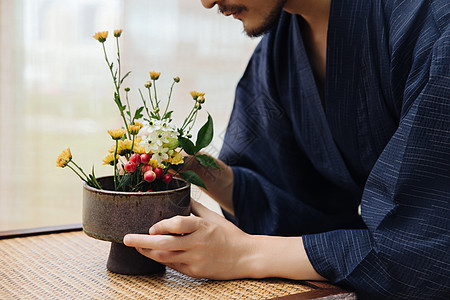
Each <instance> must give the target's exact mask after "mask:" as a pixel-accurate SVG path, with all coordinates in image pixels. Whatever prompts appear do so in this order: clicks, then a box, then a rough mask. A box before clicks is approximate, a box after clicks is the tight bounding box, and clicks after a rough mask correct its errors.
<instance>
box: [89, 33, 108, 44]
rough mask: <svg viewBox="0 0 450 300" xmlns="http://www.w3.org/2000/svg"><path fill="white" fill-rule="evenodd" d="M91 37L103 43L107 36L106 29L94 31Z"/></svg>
mask: <svg viewBox="0 0 450 300" xmlns="http://www.w3.org/2000/svg"><path fill="white" fill-rule="evenodd" d="M92 37H93V38H94V39H96V40H97V41H99V42H100V43H104V42H105V41H106V38H107V37H108V31H100V32H96V33H95V34H94V35H93V36H92Z"/></svg>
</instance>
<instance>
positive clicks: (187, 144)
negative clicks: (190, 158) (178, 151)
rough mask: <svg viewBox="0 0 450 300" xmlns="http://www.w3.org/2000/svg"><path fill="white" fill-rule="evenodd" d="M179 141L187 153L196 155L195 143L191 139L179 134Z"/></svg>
mask: <svg viewBox="0 0 450 300" xmlns="http://www.w3.org/2000/svg"><path fill="white" fill-rule="evenodd" d="M178 143H179V144H180V147H181V148H183V150H184V151H185V152H186V153H187V154H189V155H194V154H195V153H196V151H195V146H194V143H193V142H192V141H191V140H190V139H187V138H185V137H182V136H179V137H178Z"/></svg>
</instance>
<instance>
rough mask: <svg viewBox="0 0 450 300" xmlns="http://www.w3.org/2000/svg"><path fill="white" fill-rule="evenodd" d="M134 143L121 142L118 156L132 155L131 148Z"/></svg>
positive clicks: (128, 141)
mask: <svg viewBox="0 0 450 300" xmlns="http://www.w3.org/2000/svg"><path fill="white" fill-rule="evenodd" d="M132 145H133V143H132V142H131V141H130V140H124V141H119V145H118V147H117V154H119V155H125V154H129V153H131V146H132Z"/></svg>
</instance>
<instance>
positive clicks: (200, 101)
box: [197, 96, 205, 104]
mask: <svg viewBox="0 0 450 300" xmlns="http://www.w3.org/2000/svg"><path fill="white" fill-rule="evenodd" d="M197 102H198V103H200V104H202V103H205V97H203V96H198V97H197Z"/></svg>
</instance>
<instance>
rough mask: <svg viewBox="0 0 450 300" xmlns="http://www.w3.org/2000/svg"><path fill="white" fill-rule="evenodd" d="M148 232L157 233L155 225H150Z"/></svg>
mask: <svg viewBox="0 0 450 300" xmlns="http://www.w3.org/2000/svg"><path fill="white" fill-rule="evenodd" d="M148 233H149V234H155V233H156V229H155V228H153V227H150V229H149V231H148Z"/></svg>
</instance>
